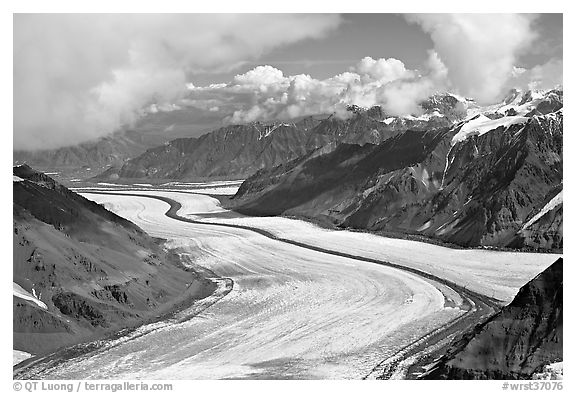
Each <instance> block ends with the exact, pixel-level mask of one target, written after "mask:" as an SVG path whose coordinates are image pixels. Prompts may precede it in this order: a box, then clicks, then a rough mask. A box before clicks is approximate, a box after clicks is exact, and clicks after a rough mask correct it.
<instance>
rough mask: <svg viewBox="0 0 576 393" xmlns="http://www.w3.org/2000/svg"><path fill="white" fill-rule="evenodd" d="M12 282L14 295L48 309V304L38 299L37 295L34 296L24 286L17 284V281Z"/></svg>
mask: <svg viewBox="0 0 576 393" xmlns="http://www.w3.org/2000/svg"><path fill="white" fill-rule="evenodd" d="M12 284H13V286H12V294H13V295H14V296H16V297H19V298H20V299H24V300H28V301H31V302H33V303H35V304H36V305H38V306H39V307H41V308H43V309H45V310H47V309H48V306H46V303H44V302H43V301H41V300H40V299H38V298H37V297H36V296H34V295H33V294H31V293H30V292H28V291H27V290H25V289H24V288H22V287H21V286H20V285H18V284H16V283H15V282H12Z"/></svg>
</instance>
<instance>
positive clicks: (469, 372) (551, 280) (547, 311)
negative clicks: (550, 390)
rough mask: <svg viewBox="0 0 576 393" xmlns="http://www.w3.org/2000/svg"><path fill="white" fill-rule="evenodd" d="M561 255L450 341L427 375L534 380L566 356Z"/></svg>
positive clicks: (440, 377) (447, 377)
mask: <svg viewBox="0 0 576 393" xmlns="http://www.w3.org/2000/svg"><path fill="white" fill-rule="evenodd" d="M562 265H563V261H562V258H560V259H558V261H556V262H555V263H554V264H552V265H551V266H550V267H549V268H547V269H546V270H545V271H543V272H542V273H540V274H539V275H538V276H536V277H535V278H534V279H532V280H531V281H530V282H528V283H527V284H526V285H524V286H523V287H522V288H521V289H520V291H519V292H518V294H517V295H516V297H515V298H514V300H513V301H512V303H510V304H509V305H507V306H505V307H504V308H503V309H502V310H501V311H499V312H498V313H497V314H495V315H494V316H492V317H491V318H490V319H488V320H487V321H486V322H483V323H481V324H479V325H477V326H476V327H475V328H474V329H472V331H470V332H467V333H465V334H464V335H463V336H462V337H461V338H459V339H458V340H457V341H456V342H454V343H452V344H451V347H450V349H449V350H448V351H447V353H446V354H445V355H444V356H443V357H442V358H441V359H440V360H439V361H438V362H437V363H436V364H435V365H434V366H433V367H431V369H430V370H429V371H428V372H427V373H426V374H425V375H424V376H423V377H424V378H425V379H531V378H532V377H533V376H535V374H538V373H541V372H542V371H544V370H545V368H546V367H547V366H548V365H550V364H554V363H557V362H561V361H562V360H563V351H562V345H563V311H562V308H563V307H562V299H563V296H562V288H563V274H562Z"/></svg>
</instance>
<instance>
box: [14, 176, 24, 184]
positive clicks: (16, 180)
mask: <svg viewBox="0 0 576 393" xmlns="http://www.w3.org/2000/svg"><path fill="white" fill-rule="evenodd" d="M12 181H13V182H14V183H16V182H20V181H24V179H22V178H21V177H18V176H14V175H12Z"/></svg>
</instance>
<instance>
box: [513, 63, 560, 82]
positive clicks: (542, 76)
mask: <svg viewBox="0 0 576 393" xmlns="http://www.w3.org/2000/svg"><path fill="white" fill-rule="evenodd" d="M563 71H564V70H563V64H562V59H556V58H554V59H550V60H549V61H547V62H546V63H544V64H539V65H536V66H534V67H532V68H531V69H526V68H521V67H514V69H513V70H512V73H511V78H510V80H509V81H508V84H507V87H508V89H510V88H517V89H552V88H555V87H557V86H559V85H562V83H563V80H562V78H563Z"/></svg>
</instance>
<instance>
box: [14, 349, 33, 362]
mask: <svg viewBox="0 0 576 393" xmlns="http://www.w3.org/2000/svg"><path fill="white" fill-rule="evenodd" d="M32 356H34V355H32V354H31V353H28V352H24V351H19V350H17V349H13V350H12V365H13V366H15V365H17V364H18V363H21V362H23V361H24V360H26V359H28V358H31V357H32Z"/></svg>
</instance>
